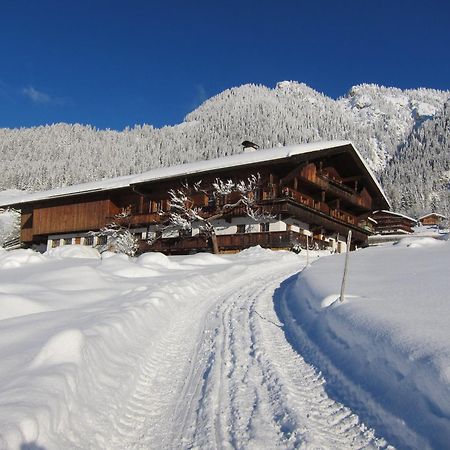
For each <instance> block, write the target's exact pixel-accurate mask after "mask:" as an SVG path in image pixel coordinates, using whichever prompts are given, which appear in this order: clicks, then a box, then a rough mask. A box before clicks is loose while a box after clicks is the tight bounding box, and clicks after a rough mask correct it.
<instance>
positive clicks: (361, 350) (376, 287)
mask: <svg viewBox="0 0 450 450" xmlns="http://www.w3.org/2000/svg"><path fill="white" fill-rule="evenodd" d="M431 241H432V243H431ZM409 244H411V245H410V246H408V245H409ZM449 250H450V247H449V244H448V243H447V242H440V241H436V240H434V239H432V240H430V241H429V240H417V239H416V240H414V242H412V243H411V242H408V241H404V242H403V243H402V244H400V245H397V246H385V247H378V248H370V249H367V250H363V251H359V252H356V253H352V254H351V260H350V277H349V281H348V290H347V297H346V301H345V302H344V303H343V304H336V303H333V301H334V300H335V299H336V297H337V292H338V290H339V285H340V275H341V273H342V264H343V260H342V256H330V257H326V258H325V257H324V258H317V256H319V254H316V253H312V254H311V255H310V257H311V258H310V259H312V260H314V263H313V264H312V265H310V266H309V267H308V268H307V269H306V270H304V271H303V272H302V273H301V274H300V275H299V274H298V272H300V271H301V270H302V269H303V267H304V266H305V262H306V261H305V255H304V254H301V255H294V254H292V253H288V252H282V251H281V252H271V251H269V250H262V249H260V248H253V249H249V250H246V251H244V252H242V253H240V254H237V255H227V256H215V255H211V254H198V255H192V256H186V257H173V258H167V257H165V256H164V255H161V254H157V253H156V254H155V253H154V254H145V255H142V256H140V257H139V258H134V259H132V258H128V257H125V256H123V255H122V256H121V255H113V254H110V253H106V254H103V255H102V257H100V255H99V254H98V253H97V252H96V251H95V250H93V249H89V248H86V247H81V246H70V247H69V246H68V247H61V248H57V249H54V250H52V251H51V252H50V254H45V255H40V254H38V253H35V252H32V251H29V250H15V251H11V252H5V251H2V250H1V249H0V448H1V449H21V450H23V449H34V450H36V449H45V450H52V449H61V448H64V449H172V448H201V449H214V448H242V449H244V448H245V449H252V448H253V449H262V448H268V449H272V448H304V449H313V448H314V449H317V448H320V449H326V448H328V449H347V448H389V447H390V446H389V443H390V444H395V445H396V446H398V447H399V448H421V449H425V448H443V447H444V446H443V444H444V443H446V442H449V439H450V438H449V431H448V430H449V429H450V426H449V417H450V412H449V411H450V400H449V399H450V396H449V379H450V375H449V374H450V372H449V367H450V351H449V349H450V344H449V342H450V340H449V339H448V337H449V334H450V332H449V331H448V330H449V329H450V327H449V326H448V325H449V324H448V321H449V320H448V317H449V314H448V313H449V312H450V311H449V309H450V307H449V306H448V303H449V302H448V300H447V298H448V287H449V286H448V281H447V280H448V276H446V272H448V270H447V269H448V267H449V264H448V262H449V257H450V251H449ZM316 260H317V261H316ZM430 283H432V284H430ZM446 322H447V325H446Z"/></svg>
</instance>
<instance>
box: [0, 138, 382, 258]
mask: <svg viewBox="0 0 450 450" xmlns="http://www.w3.org/2000/svg"><path fill="white" fill-rule="evenodd" d="M254 174H259V175H260V177H261V184H260V186H259V188H258V191H257V193H256V195H257V202H258V205H259V206H260V208H261V209H262V210H265V211H268V212H269V213H270V215H271V217H272V218H271V219H270V220H267V221H265V222H264V223H255V222H254V221H252V220H251V219H250V218H249V217H247V216H246V215H245V214H244V212H243V211H242V210H239V209H238V210H234V211H232V212H231V213H230V214H229V215H228V216H227V217H225V218H223V219H220V220H218V221H217V222H216V223H215V224H214V225H215V228H216V230H217V236H218V245H219V249H220V250H221V251H236V250H240V249H243V248H246V247H249V246H253V245H261V246H263V247H268V248H291V247H292V246H294V245H296V244H300V245H305V243H306V238H307V237H308V240H309V243H310V245H311V244H313V245H314V246H315V247H316V248H325V247H329V248H331V249H336V248H338V247H340V248H343V247H342V245H343V242H344V241H345V239H346V236H347V233H348V230H349V229H351V230H352V236H353V241H352V244H353V245H357V246H362V245H364V244H365V243H366V242H367V237H368V235H370V234H372V233H373V221H371V220H369V216H370V215H371V213H372V211H374V210H380V209H383V208H388V207H389V203H388V200H387V199H386V197H385V195H384V193H383V190H382V189H381V187H380V185H379V183H378V182H377V180H376V178H375V177H374V175H373V174H372V172H371V171H370V169H369V168H368V166H367V165H366V164H365V162H364V161H363V159H362V157H361V155H360V154H359V152H358V151H357V150H356V148H355V147H354V146H353V144H352V143H351V142H349V141H332V142H319V143H313V144H305V145H294V146H289V147H281V148H274V149H266V150H257V151H255V152H251V153H241V154H237V155H233V156H227V157H222V158H218V159H213V160H208V161H201V162H196V163H190V164H184V165H179V166H174V167H169V168H160V169H155V170H152V171H149V172H146V173H143V174H140V175H130V176H125V177H119V178H115V179H110V180H102V181H98V182H93V183H85V184H80V185H77V186H70V187H64V188H59V189H54V190H50V191H46V192H37V193H33V194H28V195H24V196H22V197H20V198H17V197H16V198H15V199H11V200H10V201H9V202H6V203H5V202H3V203H4V204H3V205H2V204H0V206H11V207H14V208H16V209H20V210H21V215H22V219H21V241H22V243H23V244H24V245H25V246H33V245H41V246H43V245H46V246H47V247H54V246H57V245H69V244H84V245H97V244H99V243H100V242H98V240H97V239H98V238H95V237H93V236H92V235H90V234H88V232H89V231H97V230H99V229H100V228H101V227H104V226H105V225H107V224H108V223H111V222H112V221H115V220H116V221H117V220H118V219H116V218H115V217H116V215H117V214H119V213H121V212H122V211H125V210H127V211H130V213H131V215H130V216H129V217H128V218H127V226H129V227H130V229H131V230H132V231H133V232H134V233H135V234H136V235H137V236H138V237H139V239H140V240H141V251H162V252H165V253H168V254H176V253H189V252H196V251H202V250H208V249H209V248H210V245H209V243H208V242H206V239H205V238H204V236H202V235H201V234H200V233H199V232H198V230H196V229H195V227H194V229H193V230H192V232H191V233H190V236H188V237H186V236H180V235H179V233H178V232H175V233H174V232H173V231H172V232H171V233H168V234H167V235H162V236H161V239H159V240H157V241H156V242H155V243H154V244H153V245H149V244H148V243H147V240H148V236H150V235H151V234H152V233H155V232H157V230H158V224H160V223H161V222H162V221H164V218H165V217H167V215H168V213H169V210H170V204H169V194H168V192H169V190H170V189H177V188H179V187H181V185H182V183H186V182H187V183H189V184H191V185H192V184H193V183H196V182H198V181H200V180H202V186H207V185H208V184H211V183H213V182H214V181H215V180H216V179H217V178H220V179H222V180H227V179H233V180H236V181H237V180H242V179H246V178H247V177H248V176H251V175H254ZM195 203H196V205H198V206H203V207H205V208H204V211H205V213H204V214H206V215H207V214H211V215H212V214H214V205H213V204H212V202H211V199H210V198H208V196H207V195H206V194H202V193H199V194H198V195H197V196H196V198H195ZM208 207H209V209H208ZM103 244H104V242H103ZM338 244H339V245H338Z"/></svg>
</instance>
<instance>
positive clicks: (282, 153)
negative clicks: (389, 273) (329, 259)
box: [0, 141, 389, 207]
mask: <svg viewBox="0 0 450 450" xmlns="http://www.w3.org/2000/svg"><path fill="white" fill-rule="evenodd" d="M344 146H351V147H352V148H353V149H354V151H355V154H356V155H357V157H358V158H359V160H360V161H361V162H362V164H363V165H364V167H365V168H366V170H367V172H368V174H369V175H370V177H371V179H372V180H373V182H374V183H375V185H376V186H377V188H378V189H379V191H380V192H381V194H382V195H383V197H384V199H385V200H386V202H387V203H388V204H389V201H388V199H387V198H386V195H385V194H384V191H383V189H382V187H381V186H380V184H379V183H378V181H377V179H376V178H375V176H374V174H373V173H372V171H371V170H370V168H369V166H368V165H367V163H366V162H365V161H364V159H363V158H362V156H361V154H360V153H359V151H358V150H357V149H356V148H355V146H354V145H353V143H352V142H351V141H325V142H314V143H309V144H301V145H291V146H286V147H276V148H271V149H262V150H258V151H256V152H251V153H239V154H236V155H231V156H224V157H221V158H215V159H209V160H206V161H197V162H193V163H188V164H181V165H177V166H171V167H162V168H158V169H154V170H150V171H148V172H144V173H142V174H138V175H126V176H122V177H116V178H109V179H104V180H100V181H93V182H89V183H83V184H77V185H73V186H66V187H61V188H57V189H51V190H47V191H40V192H35V193H31V194H23V193H21V194H14V195H12V196H8V195H4V196H2V195H0V207H2V206H9V205H19V204H21V203H29V202H34V201H39V200H47V199H51V198H58V197H66V196H71V195H77V194H86V193H89V192H101V191H106V190H112V189H120V188H125V187H129V186H131V185H134V184H139V183H144V182H149V181H158V180H164V179H170V178H176V177H179V176H183V175H193V174H197V173H203V172H211V171H216V170H221V169H226V168H231V167H238V166H247V165H251V164H257V163H262V162H268V161H275V160H279V159H287V158H291V157H293V156H296V155H302V154H306V153H313V152H316V151H320V150H326V149H332V148H339V147H344Z"/></svg>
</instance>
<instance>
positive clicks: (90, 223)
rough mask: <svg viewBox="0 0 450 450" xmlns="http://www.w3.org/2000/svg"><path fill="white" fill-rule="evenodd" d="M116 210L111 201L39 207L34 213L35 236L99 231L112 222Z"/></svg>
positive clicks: (86, 201)
mask: <svg viewBox="0 0 450 450" xmlns="http://www.w3.org/2000/svg"><path fill="white" fill-rule="evenodd" d="M114 210H115V208H114V207H113V205H111V200H109V199H101V200H91V201H89V200H87V199H85V200H84V201H79V202H75V203H71V204H62V205H50V206H41V207H37V208H35V209H34V211H33V229H32V233H33V235H42V234H56V233H68V232H75V231H89V230H98V229H100V228H101V227H104V226H105V225H106V224H107V223H108V222H110V218H111V216H113V215H114V214H113V213H114Z"/></svg>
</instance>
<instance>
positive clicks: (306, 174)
mask: <svg viewBox="0 0 450 450" xmlns="http://www.w3.org/2000/svg"><path fill="white" fill-rule="evenodd" d="M299 179H300V180H301V181H304V182H307V183H310V184H313V185H315V186H317V187H318V188H320V189H321V190H323V191H325V192H327V193H329V194H331V195H333V196H335V197H337V198H339V199H341V200H342V201H344V202H347V203H350V204H352V205H354V206H358V207H360V208H363V209H366V210H371V209H372V197H371V196H370V194H369V193H368V192H367V190H366V189H365V188H363V190H362V191H361V192H359V193H358V192H357V191H355V190H354V189H352V188H351V187H349V186H347V185H346V184H344V183H343V182H342V181H340V180H337V179H333V178H330V177H328V176H327V175H326V173H325V172H324V173H319V172H317V169H316V167H315V166H314V167H312V165H308V166H306V167H305V168H304V169H303V170H301V171H300V174H299Z"/></svg>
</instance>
